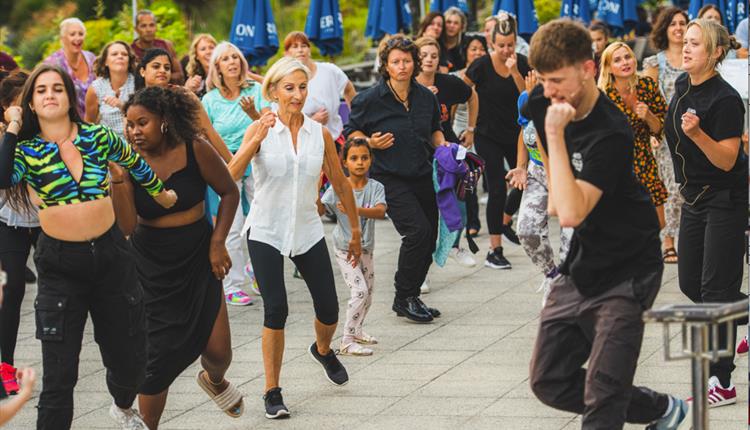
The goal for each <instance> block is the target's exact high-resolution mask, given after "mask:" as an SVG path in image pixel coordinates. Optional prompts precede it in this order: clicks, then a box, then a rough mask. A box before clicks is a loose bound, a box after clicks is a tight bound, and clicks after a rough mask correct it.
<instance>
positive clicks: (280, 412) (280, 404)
mask: <svg viewBox="0 0 750 430" xmlns="http://www.w3.org/2000/svg"><path fill="white" fill-rule="evenodd" d="M263 400H264V401H265V403H266V418H268V419H272V420H273V419H277V418H286V417H288V416H289V409H287V407H286V406H285V405H284V398H283V397H281V388H280V387H276V388H271V389H270V390H268V392H266V394H265V395H264V396H263Z"/></svg>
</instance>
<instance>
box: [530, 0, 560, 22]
mask: <svg viewBox="0 0 750 430" xmlns="http://www.w3.org/2000/svg"><path fill="white" fill-rule="evenodd" d="M534 6H535V7H536V15H537V17H538V18H539V25H542V24H545V23H547V22H549V21H552V20H553V19H555V18H558V17H559V16H560V7H562V2H561V1H560V0H534Z"/></svg>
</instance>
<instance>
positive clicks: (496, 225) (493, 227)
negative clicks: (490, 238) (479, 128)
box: [474, 134, 520, 234]
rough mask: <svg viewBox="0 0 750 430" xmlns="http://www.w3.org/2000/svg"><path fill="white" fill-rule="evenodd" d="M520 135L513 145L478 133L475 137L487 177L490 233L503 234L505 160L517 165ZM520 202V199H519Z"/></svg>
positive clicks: (488, 225) (510, 164) (516, 137)
mask: <svg viewBox="0 0 750 430" xmlns="http://www.w3.org/2000/svg"><path fill="white" fill-rule="evenodd" d="M517 140H518V135H516V136H515V138H514V139H509V140H508V141H509V142H510V141H512V142H513V145H503V144H500V143H498V142H495V141H493V140H491V139H488V138H486V137H485V136H482V135H481V134H478V135H477V136H476V137H475V138H474V143H475V144H476V147H477V153H478V154H479V156H480V157H482V158H483V159H484V163H485V164H484V177H485V178H487V188H488V189H489V190H488V191H489V196H488V199H487V228H488V230H489V233H490V234H502V232H503V230H502V227H503V212H505V213H508V211H507V210H505V209H506V208H505V199H506V193H507V187H506V185H505V175H506V174H507V171H506V170H505V162H504V160H508V165H509V166H511V168H513V167H516V155H517V154H516V152H517V147H516V141H517ZM519 202H520V200H519Z"/></svg>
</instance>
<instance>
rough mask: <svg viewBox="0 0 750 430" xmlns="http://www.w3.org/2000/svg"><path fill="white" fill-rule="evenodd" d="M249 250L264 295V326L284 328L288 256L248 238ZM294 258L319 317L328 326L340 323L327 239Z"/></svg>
mask: <svg viewBox="0 0 750 430" xmlns="http://www.w3.org/2000/svg"><path fill="white" fill-rule="evenodd" d="M247 249H248V251H249V253H250V261H252V262H253V268H254V269H255V279H256V280H257V281H258V288H259V289H260V295H261V297H263V326H264V327H268V328H270V329H273V330H281V329H283V328H284V325H285V324H286V317H287V315H289V306H288V305H287V300H286V285H285V284H284V256H283V255H281V253H279V250H278V249H276V248H274V247H273V246H271V245H268V244H266V243H263V242H258V241H256V240H250V239H248V240H247ZM291 259H292V262H294V265H295V266H296V267H297V269H298V270H299V273H300V275H302V278H303V279H304V280H305V284H307V288H308V289H309V290H310V295H311V296H312V299H313V307H314V308H315V317H316V318H317V319H318V321H320V322H321V323H323V324H325V325H332V324H336V323H337V322H338V320H339V300H338V297H336V284H335V281H334V279H333V268H332V267H331V258H330V256H329V255H328V247H327V246H326V240H325V239H320V242H318V243H316V244H315V245H314V246H313V247H312V248H310V250H308V251H307V252H305V253H304V254H301V255H295V256H294V257H291Z"/></svg>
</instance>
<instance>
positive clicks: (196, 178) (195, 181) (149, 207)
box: [134, 142, 206, 220]
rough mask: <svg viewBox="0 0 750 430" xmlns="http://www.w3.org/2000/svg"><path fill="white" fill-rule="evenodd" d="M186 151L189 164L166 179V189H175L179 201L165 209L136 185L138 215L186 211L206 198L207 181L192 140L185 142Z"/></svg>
mask: <svg viewBox="0 0 750 430" xmlns="http://www.w3.org/2000/svg"><path fill="white" fill-rule="evenodd" d="M185 151H186V152H187V165H186V166H185V167H183V168H182V169H180V170H178V171H176V172H174V173H172V175H171V176H170V177H169V179H167V180H166V181H164V188H165V189H167V190H174V191H175V193H177V203H175V205H174V206H172V207H171V208H169V209H165V208H164V207H162V206H161V205H159V204H158V203H156V201H155V200H154V198H153V197H151V196H149V195H148V193H146V190H144V189H143V188H142V187H134V193H135V210H136V212H137V213H138V216H140V217H141V218H143V219H148V220H151V219H155V218H159V217H162V216H165V215H169V214H173V213H177V212H182V211H186V210H188V209H190V208H192V207H193V206H195V205H197V204H198V203H200V202H202V201H203V200H204V199H205V198H206V181H205V180H204V179H203V176H202V175H201V172H200V169H199V168H198V162H197V161H196V159H195V150H194V149H193V144H192V142H186V143H185Z"/></svg>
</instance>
